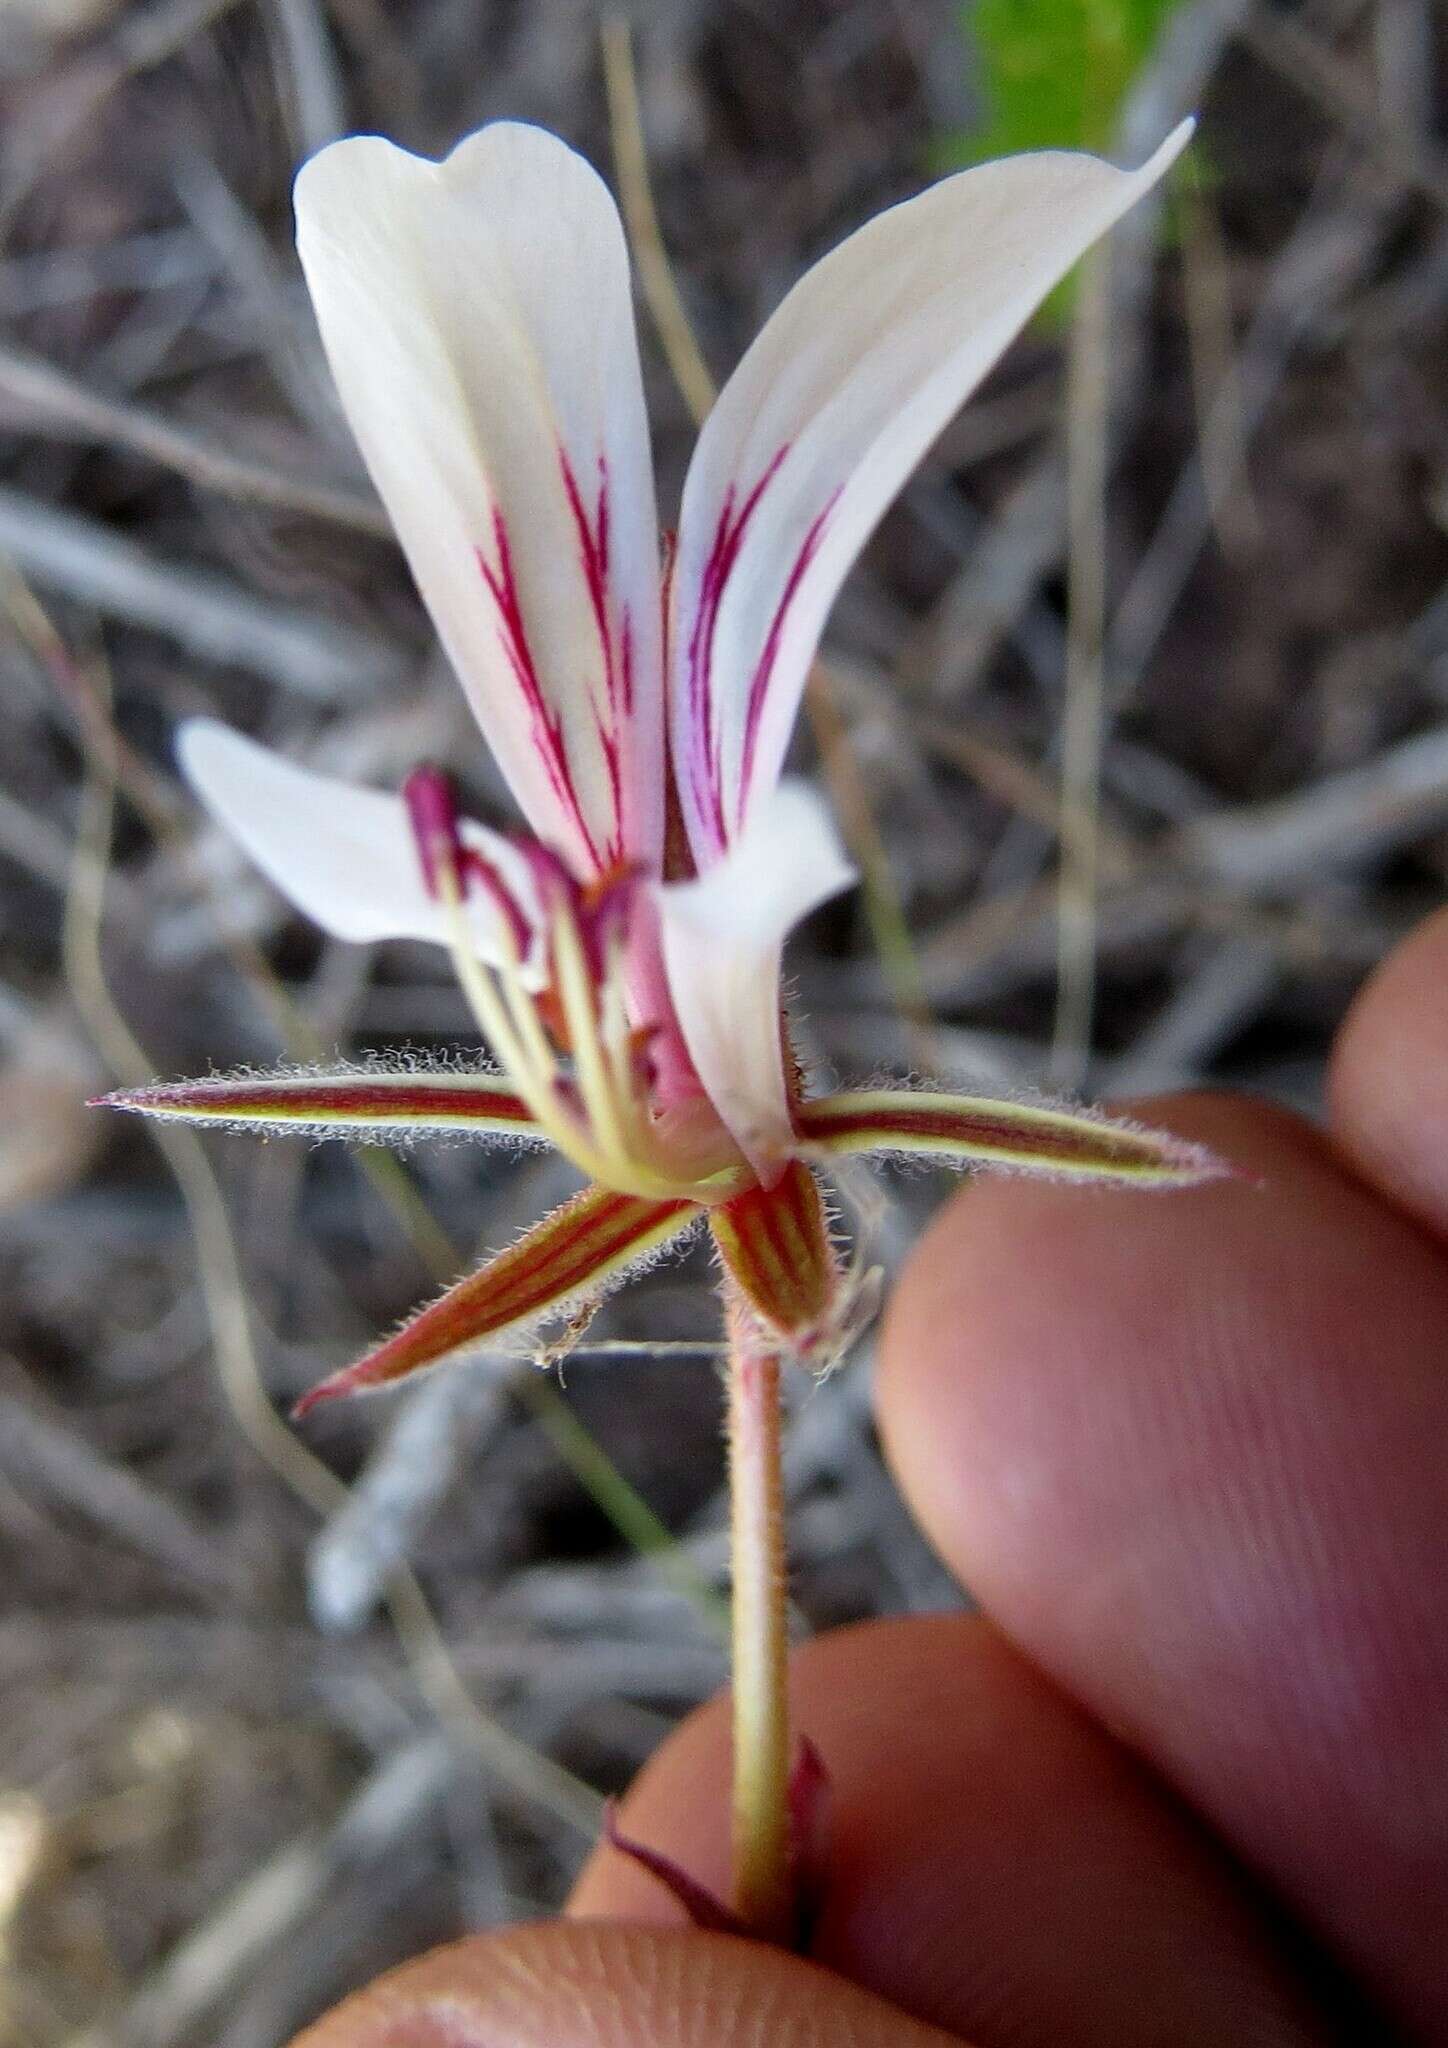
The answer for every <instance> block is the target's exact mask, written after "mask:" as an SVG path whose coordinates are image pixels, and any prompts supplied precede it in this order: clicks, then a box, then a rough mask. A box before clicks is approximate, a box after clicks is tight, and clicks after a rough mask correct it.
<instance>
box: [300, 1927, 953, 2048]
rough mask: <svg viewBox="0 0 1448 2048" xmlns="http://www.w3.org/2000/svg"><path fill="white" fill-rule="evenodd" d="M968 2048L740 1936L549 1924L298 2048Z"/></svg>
mask: <svg viewBox="0 0 1448 2048" xmlns="http://www.w3.org/2000/svg"><path fill="white" fill-rule="evenodd" d="M724 2039H727V2040H728V2041H729V2043H730V2048H824V2044H826V2043H828V2044H829V2048H961V2043H960V2041H959V2039H958V2037H957V2036H956V2035H954V2034H942V2033H941V2032H940V2031H939V2030H938V2029H937V2028H935V2027H927V2026H922V2025H921V2023H920V2022H919V2021H918V2020H912V2019H907V2018H906V2017H905V2015H904V2014H903V2013H899V2012H896V2011H895V2009H894V2008H893V2007H892V2006H888V2005H886V2004H884V2003H883V2002H882V2001H881V2000H880V1999H878V1998H875V1997H873V1996H872V1995H871V1994H870V1993H869V1992H867V1991H861V1990H858V1989H857V1988H856V1987H855V1986H854V1985H853V1984H847V1983H846V1982H845V1980H844V1979H843V1978H842V1977H834V1976H831V1975H830V1973H829V1972H828V1971H826V1970H821V1969H819V1968H818V1967H817V1966H816V1965H815V1964H813V1963H807V1962H803V1961H801V1960H800V1959H799V1958H798V1957H797V1956H788V1955H784V1954H782V1953H781V1952H780V1951H779V1950H778V1949H772V1948H765V1947H763V1946H761V1945H758V1944H756V1943H754V1942H748V1941H738V1940H735V1939H734V1938H733V1937H731V1936H728V1935H720V1934H693V1933H689V1932H686V1931H682V1930H679V1929H674V1928H659V1927H624V1926H618V1925H614V1924H610V1923H608V1922H605V1921H601V1920H594V1921H590V1920H568V1921H542V1922H539V1923H538V1924H537V1925H534V1926H529V1927H511V1928H508V1929H507V1930H506V1931H505V1932H503V1933H501V1934H481V1935H475V1936H473V1937H472V1938H471V1939H470V1940H468V1941H460V1942H457V1943H455V1944H454V1945H453V1946H452V1947H450V1948H440V1949H434V1951H433V1952H432V1954H431V1955H427V1956H420V1957H419V1958H418V1959H417V1960H416V1961H415V1962H411V1963H404V1964H403V1966H402V1968H401V1969H398V1970H391V1971H389V1972H388V1974H387V1975H386V1976H385V1977H379V1978H378V1980H377V1982H376V1983H375V1984H371V1985H369V1986H368V1987H367V1989H366V1990H365V1991H359V1992H358V1993H357V1994H356V1996H355V1997H353V1998H349V1999H347V2000H346V2002H345V2003H344V2004H342V2005H339V2006H337V2007H336V2008H335V2010H334V2011H332V2012H330V2013H328V2015H327V2016H326V2018H325V2019H321V2020H318V2021H317V2023H316V2025H315V2026H313V2027H309V2028H308V2029H307V2031H306V2032H305V2033H304V2034H300V2035H299V2036H298V2037H297V2039H296V2041H295V2042H294V2043H293V2044H292V2048H701V2044H706V2043H715V2042H719V2041H721V2040H724Z"/></svg>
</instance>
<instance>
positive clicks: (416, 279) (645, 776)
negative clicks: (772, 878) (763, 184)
mask: <svg viewBox="0 0 1448 2048" xmlns="http://www.w3.org/2000/svg"><path fill="white" fill-rule="evenodd" d="M296 212H297V246H298V249H299V252H300V254H301V259H302V267H303V269H304V270H305V272H306V276H307V283H308V285H309V287H310V289H311V294H312V301H313V304H314V306H315V308H316V314H317V320H318V323H319V325H320V327H321V331H322V339H323V342H324V343H325V345H326V350H327V355H328V358H329V360H330V362H331V366H332V373H333V375H334V377H335V378H336V381H337V388H338V391H339V392H340V394H341V398H342V404H343V407H344V408H345V410H346V413H347V417H348V419H349V421H350V422H351V426H352V431H353V432H354V434H355V435H356V437H357V440H358V443H359V445H360V447H361V449H362V453H363V455H364V457H365V458H366V461H367V466H368V468H369V469H370V470H371V472H372V477H373V481H374V482H375V483H376V485H377V488H378V491H379V492H380V493H381V495H382V499H383V502H384V503H385V504H386V506H387V509H388V511H389V513H390V514H391V516H392V521H393V524H394V526H395V527H396V529H397V534H398V538H399V540H400V541H401V543H402V546H403V549H404V551H405V553H406V555H407V558H408V561H409V563H410V564H411V567H412V573H413V575H414V577H415V578H416V580H417V586H418V589H419V590H420V591H421V592H422V595H423V598H424V599H425V601H426V603H427V606H428V609H429V610H430V611H431V613H432V616H433V619H434V621H435V623H436V625H437V629H438V632H439V633H440V635H441V637H442V641H443V644H444V646H445V647H446V649H447V651H448V654H449V656H450V657H451V659H452V662H453V665H454V667H455V668H456V670H457V672H458V675H459V677H460V678H461V680H462V684H463V687H464V689H465V690H466V691H467V693H468V696H469V698H470V700H471V702H472V706H473V709H474V711H475V712H476V714H477V717H478V720H479V723H480V724H481V726H482V728H483V732H484V734H485V735H486V737H487V740H488V744H489V745H490V746H491V748H492V749H493V752H494V754H495V755H496V756H497V759H498V764H499V766H500V767H501V768H502V771H503V773H504V775H505V776H506V777H507V779H508V782H509V784H510V785H511V787H512V789H513V792H514V794H515V795H516V797H517V799H518V802H519V803H520V805H521V806H522V808H523V811H524V813H525V814H526V816H527V818H528V820H529V822H530V824H531V825H532V827H533V829H534V831H535V832H536V833H537V834H538V836H539V838H540V839H543V840H545V841H547V842H549V843H550V844H553V845H555V846H557V847H558V848H559V850H560V851H561V852H563V853H564V854H566V855H567V856H568V858H569V860H570V861H571V862H572V863H573V865H574V866H575V868H576V869H577V871H578V872H579V873H580V874H581V875H585V876H586V875H592V874H594V873H597V872H598V871H599V870H600V869H602V868H604V867H607V866H608V865H610V864H611V863H612V862H614V861H617V860H620V859H624V858H628V859H633V860H639V861H642V862H644V863H645V864H646V865H648V866H650V867H652V866H654V865H656V862H657V857H658V853H659V848H660V845H661V841H662V833H663V772H662V733H661V731H660V722H661V717H662V713H661V710H660V692H661V688H662V682H661V653H660V634H661V621H660V602H659V570H658V535H657V521H656V517H655V512H654V493H653V479H652V474H651V470H650V458H649V442H648V423H647V420H646V417H645V413H644V401H643V387H642V380H641V375H640V369H639V360H638V345H637V340H636V336H635V331H634V319H633V305H632V299H631V294H630V287H629V269H628V253H627V249H626V246H625V243H624V237H623V229H622V226H621V225H620V222H619V218H618V213H617V210H616V208H615V206H614V203H613V200H612V199H611V198H610V196H609V193H608V190H607V188H606V186H605V185H604V184H603V182H602V180H601V179H600V178H599V177H598V176H597V174H596V173H595V172H594V171H592V170H591V169H590V168H589V166H588V165H587V164H586V163H585V162H584V161H583V159H582V158H581V157H579V156H576V155H575V154H574V152H573V151H572V150H571V149H569V148H567V147H566V145H565V144H563V143H562V142H560V141H558V140H557V138H556V137H554V136H551V135H548V134H546V133H545V132H544V131H543V130H542V129H540V128H531V127H528V126H525V125H523V124H521V123H516V122H499V123H497V124H495V125H494V126H491V127H488V128H484V129H481V130H480V131H479V132H478V133H477V134H476V135H470V136H469V137H468V138H467V139H466V141H464V142H462V143H460V144H459V145H458V147H457V148H456V149H455V150H454V151H453V153H452V155H451V156H449V157H448V158H446V160H445V161H444V162H442V163H432V162H430V161H428V160H427V159H425V158H422V157H415V156H410V155H408V153H407V152H406V151H405V150H401V149H397V148H395V147H394V146H393V144H391V143H390V142H384V141H383V140H382V139H381V138H380V137H377V136H352V137H349V138H348V139H347V140H345V141H342V142H337V143H333V144H332V145H331V147H330V148H327V149H324V150H322V151H321V152H320V154H319V155H317V156H315V157H313V158H312V159H311V161H310V162H309V163H307V164H305V165H304V166H303V168H302V171H301V173H300V175H299V176H298V178H297V184H296Z"/></svg>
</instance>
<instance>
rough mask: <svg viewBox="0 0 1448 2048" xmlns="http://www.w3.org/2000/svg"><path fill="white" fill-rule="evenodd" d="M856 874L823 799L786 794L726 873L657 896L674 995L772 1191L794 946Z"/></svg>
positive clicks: (727, 1113)
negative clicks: (786, 979)
mask: <svg viewBox="0 0 1448 2048" xmlns="http://www.w3.org/2000/svg"><path fill="white" fill-rule="evenodd" d="M854 879H855V873H854V870H853V868H851V866H850V864H849V862H848V861H847V860H846V858H845V855H844V852H843V850H842V848H841V846H840V842H839V838H838V835H837V834H836V832H835V828H834V825H833V823H832V821H831V819H830V815H829V811H828V809H827V808H826V806H825V803H824V801H823V799H822V798H821V797H820V796H819V795H818V794H817V792H816V791H814V790H813V789H811V788H810V787H809V786H808V784H806V783H803V782H786V783H781V785H780V786H779V788H778V789H777V790H774V791H773V792H772V793H771V794H770V796H769V797H768V798H767V799H765V800H764V801H763V802H761V803H760V804H759V805H758V806H757V807H756V810H755V815H754V817H753V819H752V820H751V822H750V825H749V829H748V830H747V831H746V832H745V833H744V835H743V836H742V838H740V839H739V840H738V841H737V842H736V844H735V845H734V846H732V847H731V848H730V850H729V852H728V854H726V855H725V857H724V859H723V860H721V861H720V862H719V863H718V864H717V865H716V866H714V867H712V868H709V869H708V870H706V872H705V873H704V874H702V875H700V876H699V877H698V879H697V880H696V881H692V882H672V883H667V884H665V885H663V886H662V887H660V888H659V889H658V891H657V900H658V905H659V922H660V929H661V934H662V940H663V952H664V965H665V968H666V970H667V973H668V980H669V994H670V998H671V1000H672V1003H673V1007H674V1013H675V1015H676V1016H677V1018H678V1020H679V1028H680V1030H681V1031H682V1032H683V1035H684V1042H685V1044H686V1045H687V1047H688V1049H689V1056H690V1058H691V1059H692V1060H693V1063H694V1067H695V1070H696V1071H697V1073H698V1076H699V1079H700V1081H701V1082H702V1083H703V1085H704V1088H705V1090H706V1092H707V1093H708V1095H709V1098H710V1100H711V1101H712V1102H713V1104H714V1107H715V1109H716V1110H717V1111H718V1112H719V1116H720V1118H721V1119H722V1121H723V1122H724V1123H725V1124H726V1125H727V1127H728V1129H729V1131H730V1134H731V1135H732V1137H733V1138H734V1141H735V1143H736V1144H737V1145H738V1146H739V1149H740V1150H741V1152H743V1153H744V1155H745V1157H746V1158H747V1159H748V1161H749V1163H750V1165H751V1166H753V1168H754V1170H755V1172H756V1173H757V1174H758V1175H759V1177H760V1179H761V1180H765V1181H768V1180H771V1179H773V1178H774V1177H775V1176H776V1175H777V1174H778V1172H779V1168H780V1162H781V1161H782V1160H783V1159H784V1158H786V1157H787V1156H788V1154H789V1151H790V1149H791V1147H792V1144H793V1135H794V1134H793V1123H792V1119H791V1114H790V1099H789V1088H788V1085H787V1081H786V1076H785V1067H784V1045H783V1039H782V1034H781V1029H780V997H779V977H780V961H781V956H782V954H783V951H784V941H785V937H786V935H787V934H788V932H789V931H790V928H791V927H792V926H793V925H796V924H798V923H799V921H800V919H801V918H803V917H807V916H808V915H809V913H810V911H812V910H815V909H817V908H818V906H819V905H820V904H821V903H824V902H826V901H827V900H828V898H829V897H831V896H835V895H838V894H839V892H840V891H841V890H842V889H848V888H849V887H850V885H851V883H852V882H853V881H854Z"/></svg>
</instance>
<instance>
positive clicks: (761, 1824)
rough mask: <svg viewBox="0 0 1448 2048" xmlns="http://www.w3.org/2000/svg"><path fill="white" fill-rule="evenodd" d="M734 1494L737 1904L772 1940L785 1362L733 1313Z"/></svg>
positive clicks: (781, 1734)
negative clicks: (781, 1397) (782, 1374)
mask: <svg viewBox="0 0 1448 2048" xmlns="http://www.w3.org/2000/svg"><path fill="white" fill-rule="evenodd" d="M729 1335H730V1346H729V1365H728V1374H729V1494H730V1544H731V1555H732V1561H733V1576H734V1607H733V1645H734V1807H733V1827H734V1910H735V1912H736V1913H737V1914H738V1915H739V1918H740V1919H741V1920H742V1921H743V1922H744V1923H745V1925H746V1926H747V1927H749V1928H750V1929H751V1930H752V1932H754V1933H755V1934H757V1935H759V1936H761V1937H762V1938H763V1939H765V1940H769V1941H784V1942H788V1941H789V1940H791V1939H792V1936H793V1920H794V1876H793V1871H792V1868H791V1841H790V1821H789V1706H788V1700H787V1697H786V1682H785V1681H786V1661H787V1652H788V1643H787V1639H786V1631H785V1578H784V1479H783V1473H782V1471H781V1467H780V1456H779V1444H780V1406H779V1359H778V1358H777V1357H776V1356H775V1355H774V1354H772V1353H771V1352H769V1351H767V1350H764V1349H762V1348H761V1347H760V1346H759V1344H758V1342H757V1341H756V1340H755V1338H754V1337H753V1334H752V1332H750V1331H749V1330H748V1329H747V1328H746V1325H745V1318H744V1317H743V1315H742V1314H740V1313H739V1312H738V1311H736V1310H732V1309H731V1311H730V1317H729Z"/></svg>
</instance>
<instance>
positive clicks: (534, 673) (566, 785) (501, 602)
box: [475, 506, 602, 867]
mask: <svg viewBox="0 0 1448 2048" xmlns="http://www.w3.org/2000/svg"><path fill="white" fill-rule="evenodd" d="M493 546H494V548H495V550H496V552H497V557H498V566H497V567H496V569H495V568H493V566H492V565H491V564H490V563H489V561H488V559H487V556H486V555H485V554H484V553H483V550H482V549H481V548H478V549H476V550H475V553H476V556H477V563H478V568H479V569H480V570H481V572H482V577H483V581H484V582H485V583H486V585H487V587H488V592H489V595H490V596H491V597H492V600H493V603H494V606H495V607H496V609H497V613H498V628H499V635H500V637H501V639H502V643H503V652H504V653H505V654H506V656H507V658H508V665H509V667H510V668H511V669H512V671H513V674H514V677H515V678H516V680H517V684H518V688H519V689H520V691H521V692H522V694H523V701H524V702H525V703H526V705H527V706H528V710H529V713H530V715H531V718H532V741H533V748H534V751H535V753H536V754H537V756H538V758H539V760H540V761H541V762H542V764H543V770H544V773H545V774H546V776H547V778H548V783H549V787H550V788H551V789H552V791H553V794H554V796H555V797H556V799H557V801H558V803H559V805H560V806H561V807H562V809H563V810H564V812H565V813H566V814H567V816H568V817H569V818H570V819H571V821H572V823H573V825H574V828H575V830H576V831H577V833H578V836H579V840H580V842H581V844H582V845H583V847H584V849H585V852H586V854H587V857H588V859H589V861H590V863H591V864H592V865H593V866H594V867H599V866H601V865H602V863H601V862H600V860H599V857H598V848H597V846H596V844H595V842H594V838H593V834H592V832H591V831H590V830H589V827H588V823H587V820H586V819H585V818H584V815H583V807H582V805H581V804H580V803H579V800H578V792H577V790H576V789H575V787H574V784H573V777H572V775H571V773H570V771H569V766H568V757H567V751H566V749H565V747H564V744H563V724H562V720H561V719H560V718H559V717H558V715H557V713H556V712H554V711H550V710H549V708H548V701H547V699H546V697H545V696H544V694H543V686H542V684H541V682H540V681H539V678H538V670H537V667H536V664H535V663H534V660H533V652H532V648H531V646H530V645H529V641H528V628H527V623H526V621H525V619H524V617H523V604H522V599H521V597H520V595H519V592H518V580H517V575H516V572H515V570H514V567H513V551H512V548H511V546H510V545H509V541H508V526H507V521H506V520H505V519H504V517H503V515H502V512H501V511H500V510H499V509H498V508H497V507H496V506H495V507H494V508H493Z"/></svg>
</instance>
